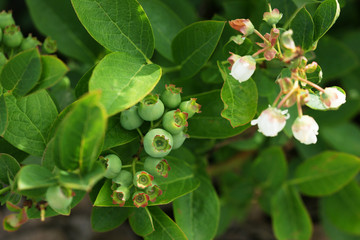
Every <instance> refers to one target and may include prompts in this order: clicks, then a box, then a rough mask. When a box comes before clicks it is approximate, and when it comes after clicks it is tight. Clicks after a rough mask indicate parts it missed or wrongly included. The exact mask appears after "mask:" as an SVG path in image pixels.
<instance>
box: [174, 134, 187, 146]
mask: <svg viewBox="0 0 360 240" xmlns="http://www.w3.org/2000/svg"><path fill="white" fill-rule="evenodd" d="M187 138H189V135H188V134H186V133H184V132H180V133H178V134H176V135H173V140H174V145H173V149H178V148H180V147H181V146H182V145H183V143H184V142H185V140H186V139H187Z"/></svg>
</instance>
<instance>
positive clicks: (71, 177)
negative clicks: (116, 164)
mask: <svg viewBox="0 0 360 240" xmlns="http://www.w3.org/2000/svg"><path fill="white" fill-rule="evenodd" d="M104 174H105V167H104V166H103V165H102V164H101V163H99V162H95V164H94V166H93V168H92V169H91V170H90V171H89V172H87V173H84V174H78V173H71V172H66V171H61V172H60V174H59V182H60V183H61V185H62V186H64V187H67V188H70V189H76V190H83V191H87V192H89V191H90V190H91V189H92V187H93V186H94V185H95V184H96V183H97V182H98V181H99V180H100V179H101V178H103V177H104Z"/></svg>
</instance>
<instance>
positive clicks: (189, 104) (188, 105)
mask: <svg viewBox="0 0 360 240" xmlns="http://www.w3.org/2000/svg"><path fill="white" fill-rule="evenodd" d="M200 108H201V105H200V104H198V103H196V98H190V100H189V101H186V102H182V103H181V104H180V110H181V111H182V112H186V113H187V114H188V118H191V117H192V116H194V114H195V113H200V112H201V111H200Z"/></svg>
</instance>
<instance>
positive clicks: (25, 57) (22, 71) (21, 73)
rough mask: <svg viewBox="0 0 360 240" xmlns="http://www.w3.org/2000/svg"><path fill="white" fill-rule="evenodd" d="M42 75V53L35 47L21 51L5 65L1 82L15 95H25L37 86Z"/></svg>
mask: <svg viewBox="0 0 360 240" xmlns="http://www.w3.org/2000/svg"><path fill="white" fill-rule="evenodd" d="M40 75H41V62H40V53H39V50H37V49H36V48H33V49H29V50H26V51H23V52H21V53H19V54H18V55H16V56H15V57H13V58H11V59H10V60H9V61H8V62H7V63H6V64H5V65H4V66H3V68H2V71H1V73H0V82H1V85H2V86H3V87H4V88H5V89H6V90H8V91H11V92H12V93H13V94H14V95H17V96H24V95H26V94H27V93H28V92H29V91H30V90H31V89H32V88H33V87H34V86H35V84H36V82H37V81H38V80H39V79H40Z"/></svg>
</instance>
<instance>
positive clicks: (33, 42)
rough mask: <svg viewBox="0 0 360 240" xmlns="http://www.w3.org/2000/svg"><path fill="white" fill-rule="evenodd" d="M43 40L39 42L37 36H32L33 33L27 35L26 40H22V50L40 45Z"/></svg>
mask: <svg viewBox="0 0 360 240" xmlns="http://www.w3.org/2000/svg"><path fill="white" fill-rule="evenodd" d="M40 45H41V42H39V41H38V40H37V39H36V37H32V35H31V34H29V35H28V36H27V38H24V40H23V41H22V42H21V46H20V48H21V50H27V49H30V48H34V47H37V46H40Z"/></svg>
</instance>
